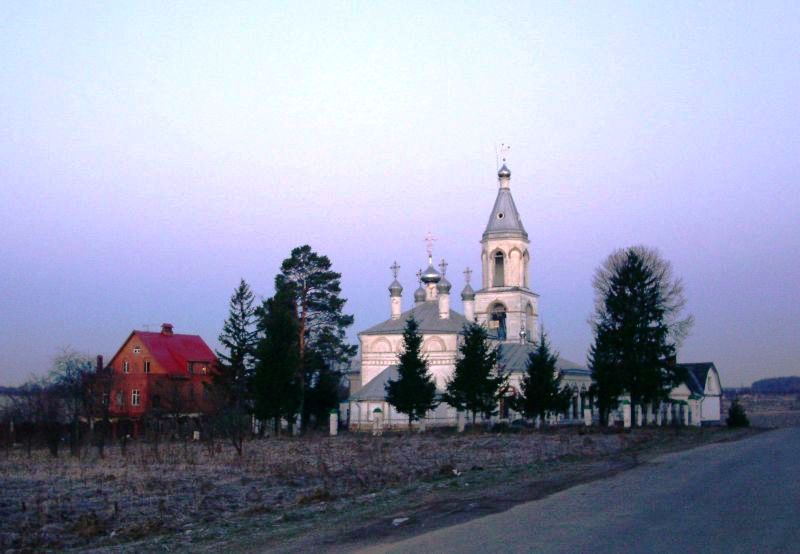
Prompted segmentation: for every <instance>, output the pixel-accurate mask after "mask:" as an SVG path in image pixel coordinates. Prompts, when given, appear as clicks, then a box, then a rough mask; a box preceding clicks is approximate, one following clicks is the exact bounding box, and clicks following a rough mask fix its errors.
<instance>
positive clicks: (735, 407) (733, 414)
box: [727, 399, 750, 427]
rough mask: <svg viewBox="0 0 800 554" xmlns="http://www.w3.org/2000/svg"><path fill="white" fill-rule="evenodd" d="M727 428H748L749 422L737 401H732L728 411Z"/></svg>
mask: <svg viewBox="0 0 800 554" xmlns="http://www.w3.org/2000/svg"><path fill="white" fill-rule="evenodd" d="M727 423H728V427H749V426H750V420H749V419H747V414H746V413H745V411H744V408H743V407H742V405H741V404H739V401H738V400H736V399H734V401H733V402H732V403H731V407H730V408H729V409H728V420H727Z"/></svg>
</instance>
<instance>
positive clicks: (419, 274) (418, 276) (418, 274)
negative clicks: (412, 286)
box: [417, 269, 422, 285]
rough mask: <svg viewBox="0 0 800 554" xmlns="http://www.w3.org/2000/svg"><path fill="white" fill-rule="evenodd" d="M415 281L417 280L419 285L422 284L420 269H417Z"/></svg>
mask: <svg viewBox="0 0 800 554" xmlns="http://www.w3.org/2000/svg"><path fill="white" fill-rule="evenodd" d="M417 281H418V282H419V284H420V285H421V284H422V270H421V269H418V270H417Z"/></svg>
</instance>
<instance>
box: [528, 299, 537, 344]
mask: <svg viewBox="0 0 800 554" xmlns="http://www.w3.org/2000/svg"><path fill="white" fill-rule="evenodd" d="M525 331H526V332H527V339H528V340H529V341H537V340H539V337H537V336H536V318H535V316H534V313H533V306H531V305H530V303H529V304H528V305H527V306H526V307H525Z"/></svg>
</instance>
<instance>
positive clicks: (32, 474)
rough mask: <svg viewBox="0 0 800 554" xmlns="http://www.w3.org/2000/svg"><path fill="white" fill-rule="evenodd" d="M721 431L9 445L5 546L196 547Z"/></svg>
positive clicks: (5, 454)
mask: <svg viewBox="0 0 800 554" xmlns="http://www.w3.org/2000/svg"><path fill="white" fill-rule="evenodd" d="M720 433H722V434H724V433H725V430H724V429H716V430H707V429H703V430H684V431H674V430H666V429H649V430H648V429H642V430H637V431H635V432H632V433H631V432H628V433H621V432H598V431H592V432H586V431H585V430H584V429H580V428H572V429H566V428H565V429H559V430H554V431H548V432H524V433H514V434H497V433H495V434H492V433H480V434H463V435H454V434H438V433H429V434H424V435H419V434H415V435H406V434H397V435H387V436H384V437H371V436H362V435H352V434H344V435H340V436H338V437H323V436H318V437H310V438H309V437H306V438H282V439H263V440H254V441H251V442H248V443H247V444H246V446H245V452H244V455H243V457H241V458H238V457H236V455H235V454H234V452H233V449H232V448H230V447H228V446H227V445H224V444H219V445H217V447H216V448H210V447H208V446H207V445H204V444H200V443H166V444H164V443H162V444H160V445H158V446H155V445H152V444H145V443H140V444H133V445H129V446H128V448H127V449H126V451H125V452H124V453H123V451H122V450H121V449H120V448H118V447H113V448H108V449H106V455H105V457H104V458H102V459H101V458H99V457H98V456H97V453H96V451H95V450H94V449H87V450H86V451H85V452H84V454H83V456H82V457H81V458H80V459H78V458H71V457H69V456H62V457H60V458H58V459H53V458H51V457H50V456H49V454H48V453H47V451H46V450H37V451H34V452H33V455H32V457H30V458H29V457H27V455H26V453H25V452H24V450H19V449H11V450H5V451H2V452H0V491H1V492H0V550H3V551H6V550H8V549H14V550H19V551H32V550H40V549H54V550H55V549H70V548H78V549H84V548H102V549H109V548H111V549H121V550H125V549H127V548H129V547H132V546H133V545H138V546H139V547H141V546H142V545H150V546H148V547H147V548H148V549H149V548H152V547H153V545H154V544H155V543H164V544H165V545H166V544H169V545H171V546H170V547H169V550H193V549H195V548H196V547H200V546H201V545H205V546H209V545H212V544H214V543H215V541H218V540H222V539H224V537H225V536H226V534H227V533H229V532H230V529H231V526H233V527H235V528H237V529H238V530H239V531H241V530H242V529H247V528H248V522H249V521H254V520H258V522H259V523H258V525H259V526H260V527H264V526H265V525H267V526H272V527H274V528H275V529H276V530H277V531H280V528H281V526H284V527H291V525H292V522H293V521H296V520H297V519H298V518H304V517H310V516H313V514H316V513H320V512H325V511H326V510H334V511H336V512H341V511H342V510H347V509H348V506H353V505H358V504H359V503H364V502H371V501H372V500H371V499H373V498H374V496H375V493H376V492H380V493H385V492H386V491H401V490H403V491H408V490H414V488H415V487H418V486H423V487H424V486H425V484H430V483H437V482H439V481H447V480H448V479H457V478H458V477H459V476H464V475H477V474H478V473H481V474H484V475H488V474H492V475H497V476H499V477H498V478H502V479H506V480H508V479H509V478H510V477H509V476H513V475H514V474H515V472H518V470H519V468H530V467H532V464H536V463H540V462H544V461H548V460H550V461H552V460H571V459H572V460H574V459H597V458H600V457H603V456H609V455H614V454H617V453H621V452H625V451H632V450H636V449H642V448H650V447H653V446H656V445H659V444H666V443H670V442H672V443H675V442H676V441H677V442H681V441H682V445H681V446H679V447H687V446H690V445H692V444H696V443H699V442H703V441H707V440H718V439H719V435H720ZM715 437H716V438H715ZM683 443H685V444H683ZM492 472H494V473H492ZM473 481H475V480H474V479H473ZM456 485H457V483H456ZM153 541H155V542H153Z"/></svg>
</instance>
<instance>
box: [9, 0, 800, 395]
mask: <svg viewBox="0 0 800 554" xmlns="http://www.w3.org/2000/svg"><path fill="white" fill-rule="evenodd" d="M104 4H105V5H104ZM798 36H800V3H798V2H793V1H791V2H756V3H754V2H719V3H717V2H616V1H615V2H600V1H598V2H575V3H571V2H570V3H568V2H564V3H555V2H520V3H515V2H503V3H497V2H440V3H430V2H363V3H361V2H353V3H350V2H347V3H345V2H341V3H337V2H319V3H313V2H285V3H281V2H252V3H248V2H241V3H239V2H224V3H223V2H209V3H204V2H185V3H182V2H152V3H148V2H129V3H123V2H112V3H90V2H77V3H69V2H64V3H60V2H47V3H38V2H11V3H7V4H5V5H4V7H3V10H2V14H0V224H2V229H1V230H0V352H2V356H0V384H5V385H16V384H20V383H21V382H23V381H24V380H25V379H26V378H28V377H29V376H30V375H31V374H39V375H41V374H44V373H45V372H47V371H48V370H49V369H50V367H51V365H52V360H53V358H54V357H55V356H56V355H57V354H58V353H59V352H61V351H63V349H65V348H70V349H74V350H76V351H78V352H83V353H87V354H91V355H95V354H103V355H105V356H106V357H110V356H111V355H113V354H114V353H115V351H116V350H117V349H118V348H119V347H120V346H121V344H122V342H123V341H124V340H125V338H126V337H127V335H128V334H129V333H130V332H131V330H133V329H146V328H149V329H151V330H156V329H158V326H159V325H160V324H161V323H162V322H170V323H173V324H174V325H175V331H176V332H185V333H193V334H199V335H201V336H202V337H203V338H205V339H206V341H207V342H208V343H209V344H210V345H211V346H212V347H217V346H218V342H217V336H218V335H219V333H220V330H221V327H222V323H223V321H224V319H225V317H226V315H227V310H228V300H229V297H230V295H231V293H232V292H233V289H234V288H235V287H236V285H237V284H238V282H239V279H240V278H244V279H245V280H247V281H248V283H250V285H251V286H252V288H253V289H254V290H255V292H256V293H257V295H258V296H259V298H265V297H268V296H269V295H270V294H271V293H272V291H273V279H274V276H275V274H276V273H277V271H278V269H279V266H280V262H281V260H282V259H284V258H286V257H287V256H288V255H289V253H290V251H291V249H292V248H293V247H295V246H298V245H301V244H306V243H308V244H310V245H311V246H312V248H314V249H315V250H316V251H318V252H320V253H322V254H325V255H327V256H329V257H330V259H331V260H332V262H333V268H334V269H335V270H336V271H339V272H341V274H342V289H343V296H344V297H345V298H347V299H348V302H347V304H346V311H348V312H349V313H353V314H354V315H355V325H354V326H353V328H352V329H351V332H350V337H351V338H352V339H353V340H354V341H355V337H356V333H357V332H358V331H359V330H361V329H365V328H367V327H369V326H371V325H374V324H376V323H378V322H380V321H382V320H384V319H386V318H387V317H388V316H389V297H388V292H387V287H388V285H389V283H390V282H391V273H390V271H389V266H390V265H391V264H392V262H393V261H395V260H397V262H398V263H399V265H400V266H401V269H400V276H399V279H400V281H401V283H402V284H403V285H404V286H405V293H404V298H403V302H404V308H408V307H410V306H411V303H412V294H413V290H414V288H415V285H416V284H415V277H414V274H415V272H416V270H417V269H418V268H419V267H421V266H423V265H424V264H425V263H426V254H425V243H424V241H423V238H424V236H425V234H426V233H427V232H429V231H430V232H431V233H433V235H434V236H436V237H437V238H438V240H437V242H436V243H435V246H434V256H435V257H436V259H437V260H438V259H439V258H442V257H444V258H446V259H447V261H448V263H449V264H450V265H449V270H448V278H449V279H450V280H451V281H452V282H453V285H454V286H453V291H454V292H455V293H458V292H459V291H460V290H461V287H462V286H463V277H462V275H461V271H462V270H463V268H465V267H466V266H470V267H472V268H479V255H480V245H479V241H480V238H481V234H482V232H483V229H484V227H485V226H486V222H487V219H488V216H489V213H490V211H491V208H492V204H493V202H494V198H495V195H496V191H497V179H496V170H497V158H496V146H497V145H498V144H500V143H507V144H510V145H511V148H512V149H511V153H510V155H509V164H508V165H509V167H510V168H511V171H512V180H511V190H512V193H513V195H514V198H515V201H516V204H517V207H518V209H519V211H520V213H521V215H522V220H523V222H524V225H525V227H526V229H527V231H528V234H529V237H530V241H531V252H532V262H531V280H532V288H533V289H534V290H535V291H536V292H537V293H539V294H540V295H541V298H540V305H539V312H540V315H541V320H542V322H543V324H544V327H545V329H546V330H547V332H548V334H549V336H550V339H551V341H552V343H553V345H554V346H555V347H556V348H557V349H558V350H559V351H560V352H561V355H562V356H563V357H565V358H568V359H571V360H574V361H576V362H580V363H585V362H586V354H587V351H588V348H589V345H590V344H591V341H592V334H591V329H590V327H589V324H588V319H589V317H590V315H591V312H592V307H593V290H592V287H591V280H592V274H593V272H594V271H595V269H596V268H597V267H598V266H599V265H600V264H601V263H602V261H603V260H604V259H605V258H606V257H607V256H608V255H609V254H610V253H611V252H612V251H613V250H615V249H617V248H621V247H626V246H631V245H636V244H644V245H647V246H650V247H653V248H657V249H658V250H659V251H660V252H661V254H662V255H663V257H665V258H666V259H668V260H669V261H670V262H671V263H672V265H673V268H674V271H675V274H676V275H678V276H680V277H681V278H682V279H683V281H684V284H685V288H686V295H687V298H688V303H687V309H686V313H687V314H689V313H690V314H692V315H693V316H694V318H695V320H696V321H695V325H694V328H693V329H692V332H691V335H690V336H689V337H688V338H687V339H686V340H685V341H684V343H683V345H682V346H681V349H680V351H679V356H678V357H679V361H685V362H698V361H714V362H715V364H716V366H717V368H718V369H719V371H720V374H721V378H722V382H723V385H724V386H741V385H746V384H749V383H750V382H751V381H753V380H755V379H759V378H764V377H769V376H782V375H800V340H799V339H800V308H799V306H800V279H799V277H800V224H798V216H800V185H799V183H798V175H799V174H800V101H798V93H800V40H798V38H797V37H798ZM477 281H478V280H477V279H475V277H473V283H475V282H477ZM453 304H454V308H455V309H457V310H460V309H461V302H460V298H459V296H458V294H455V295H454V302H453Z"/></svg>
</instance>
